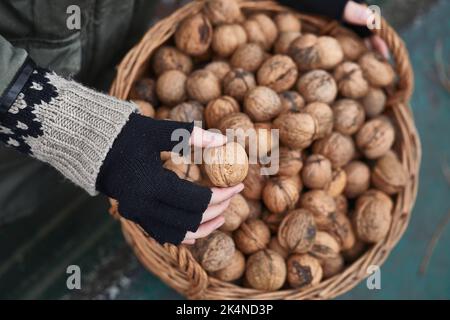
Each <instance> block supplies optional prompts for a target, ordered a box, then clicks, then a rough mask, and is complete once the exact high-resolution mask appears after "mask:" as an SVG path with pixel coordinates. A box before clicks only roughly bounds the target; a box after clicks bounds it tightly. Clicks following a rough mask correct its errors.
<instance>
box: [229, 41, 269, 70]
mask: <svg viewBox="0 0 450 320" xmlns="http://www.w3.org/2000/svg"><path fill="white" fill-rule="evenodd" d="M265 57H266V53H265V52H264V50H263V48H262V47H261V46H260V45H259V44H257V43H246V44H243V45H241V46H239V47H238V48H237V49H236V51H235V52H234V54H233V55H232V56H231V59H230V64H231V66H232V67H233V68H236V69H242V70H245V71H248V72H255V71H256V70H258V68H259V67H260V66H261V64H262V63H263V61H264V59H265Z"/></svg>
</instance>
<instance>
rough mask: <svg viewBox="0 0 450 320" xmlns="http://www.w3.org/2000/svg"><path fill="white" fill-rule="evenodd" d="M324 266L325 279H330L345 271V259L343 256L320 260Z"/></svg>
mask: <svg viewBox="0 0 450 320" xmlns="http://www.w3.org/2000/svg"><path fill="white" fill-rule="evenodd" d="M320 265H321V266H322V271H323V278H324V279H328V278H331V277H332V276H335V275H337V274H339V273H341V272H342V270H344V258H343V257H342V255H337V256H336V257H332V258H328V259H324V260H320Z"/></svg>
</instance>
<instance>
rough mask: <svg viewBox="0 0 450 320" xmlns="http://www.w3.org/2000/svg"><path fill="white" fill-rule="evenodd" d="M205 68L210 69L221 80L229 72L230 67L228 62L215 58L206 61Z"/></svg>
mask: <svg viewBox="0 0 450 320" xmlns="http://www.w3.org/2000/svg"><path fill="white" fill-rule="evenodd" d="M204 69H205V70H208V71H211V72H212V73H213V74H214V75H215V76H216V77H217V79H219V80H220V81H222V80H223V78H224V77H225V76H226V74H227V73H228V72H230V70H231V67H230V64H229V63H228V62H226V61H222V60H217V61H213V62H210V63H208V64H207V65H206V66H205V67H204Z"/></svg>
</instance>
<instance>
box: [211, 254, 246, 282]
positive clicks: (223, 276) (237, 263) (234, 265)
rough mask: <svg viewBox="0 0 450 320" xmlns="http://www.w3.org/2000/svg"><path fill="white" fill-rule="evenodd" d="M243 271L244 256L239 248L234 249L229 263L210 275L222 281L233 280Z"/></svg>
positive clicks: (241, 274) (240, 275) (239, 276)
mask: <svg viewBox="0 0 450 320" xmlns="http://www.w3.org/2000/svg"><path fill="white" fill-rule="evenodd" d="M244 273H245V257H244V255H243V254H242V252H240V251H239V250H235V251H234V255H233V257H232V258H231V263H230V264H229V265H228V266H226V267H225V268H223V269H220V270H217V271H214V272H212V273H211V275H212V276H213V277H214V278H217V279H219V280H222V281H228V282H231V281H235V280H237V279H239V278H241V277H242V276H243V275H244Z"/></svg>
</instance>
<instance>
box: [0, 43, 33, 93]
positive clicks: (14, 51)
mask: <svg viewBox="0 0 450 320" xmlns="http://www.w3.org/2000/svg"><path fill="white" fill-rule="evenodd" d="M27 56H28V54H27V52H26V51H25V50H23V49H20V48H15V47H13V46H12V45H11V43H9V42H8V41H7V40H6V39H5V38H3V37H2V36H1V35H0V97H2V96H3V94H4V93H5V90H6V89H7V88H8V86H9V85H10V83H11V82H12V80H13V79H14V77H15V76H16V74H17V72H18V71H19V69H20V68H21V67H22V65H23V63H24V62H25V59H26V58H27Z"/></svg>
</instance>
